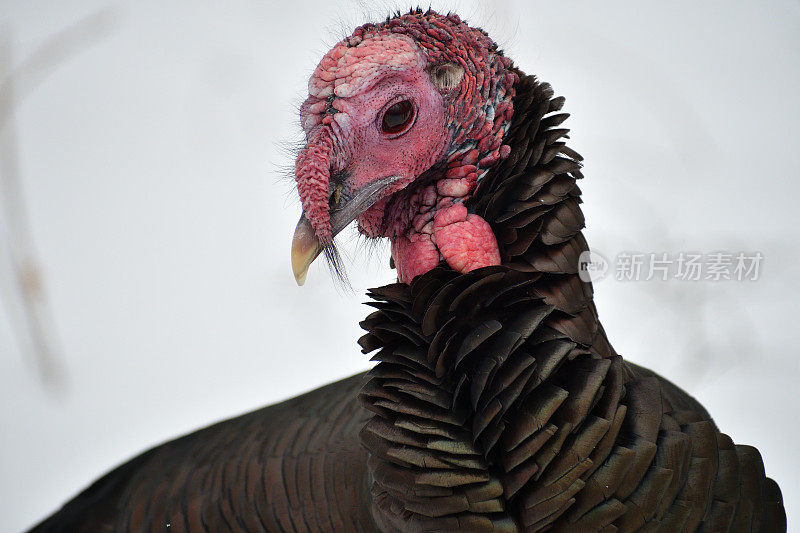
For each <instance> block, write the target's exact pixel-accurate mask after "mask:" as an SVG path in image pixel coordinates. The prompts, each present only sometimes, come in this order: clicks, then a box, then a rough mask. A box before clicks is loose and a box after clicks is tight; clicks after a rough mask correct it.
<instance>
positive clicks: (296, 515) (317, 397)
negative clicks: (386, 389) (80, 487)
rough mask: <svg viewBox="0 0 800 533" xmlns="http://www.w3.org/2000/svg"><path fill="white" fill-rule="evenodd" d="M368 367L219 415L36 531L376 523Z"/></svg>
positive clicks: (331, 527)
mask: <svg viewBox="0 0 800 533" xmlns="http://www.w3.org/2000/svg"><path fill="white" fill-rule="evenodd" d="M363 381H364V376H363V375H357V376H353V377H351V378H348V379H345V380H342V381H338V382H336V383H332V384H330V385H327V386H325V387H322V388H319V389H317V390H314V391H312V392H309V393H307V394H304V395H302V396H298V397H296V398H292V399H290V400H287V401H285V402H282V403H279V404H276V405H272V406H269V407H266V408H263V409H260V410H258V411H254V412H251V413H247V414H245V415H242V416H239V417H236V418H233V419H230V420H226V421H223V422H220V423H218V424H215V425H212V426H210V427H207V428H205V429H201V430H199V431H197V432H195V433H192V434H190V435H187V436H184V437H181V438H179V439H176V440H174V441H171V442H168V443H165V444H163V445H161V446H158V447H156V448H153V449H151V450H149V451H147V452H145V453H143V454H142V455H140V456H138V457H136V458H135V459H133V460H131V461H130V462H128V463H126V464H124V465H122V466H120V467H119V468H117V469H116V470H113V471H112V472H110V473H109V474H107V475H106V476H104V477H103V478H101V479H99V480H98V481H96V482H95V483H94V484H93V485H91V486H90V487H89V488H87V489H86V490H85V491H83V492H82V493H81V494H79V495H78V496H77V497H76V498H75V499H74V500H72V501H71V502H69V503H67V504H66V505H65V506H64V508H63V509H61V510H60V511H59V512H58V513H56V514H54V515H53V516H51V517H50V518H48V519H47V520H45V521H44V522H42V523H41V524H39V525H38V526H37V527H35V528H34V529H33V530H32V531H40V532H45V531H52V532H57V531H58V532H62V531H64V532H66V531H75V532H87V533H89V532H102V531H376V528H375V525H374V522H373V520H372V517H371V514H370V511H369V509H370V508H369V483H368V480H367V475H368V474H367V468H366V462H367V457H366V450H364V448H363V447H361V445H360V443H359V441H358V432H359V431H360V429H361V427H363V425H364V422H365V419H366V417H367V415H366V411H365V410H364V409H363V408H362V407H361V406H360V405H359V403H358V401H357V399H356V397H357V394H358V391H359V390H360V388H361V385H362V384H363Z"/></svg>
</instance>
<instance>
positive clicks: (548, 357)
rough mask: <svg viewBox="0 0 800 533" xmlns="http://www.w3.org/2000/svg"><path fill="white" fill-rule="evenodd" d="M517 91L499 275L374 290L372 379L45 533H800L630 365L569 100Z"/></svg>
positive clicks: (664, 392)
mask: <svg viewBox="0 0 800 533" xmlns="http://www.w3.org/2000/svg"><path fill="white" fill-rule="evenodd" d="M515 90H516V92H515V97H514V104H513V106H514V118H513V122H512V123H511V126H510V128H509V130H508V133H507V134H506V139H507V141H506V142H508V145H509V146H510V148H511V150H510V153H509V154H508V155H507V157H506V158H504V159H503V161H502V162H500V163H499V164H498V165H497V166H495V167H493V168H492V169H491V171H490V172H489V173H488V174H487V175H486V176H485V177H484V178H483V180H482V181H481V183H480V186H479V189H478V192H477V193H476V194H475V195H474V196H473V197H472V198H471V199H470V200H469V201H468V203H467V205H468V207H469V209H470V211H471V212H472V213H475V214H476V215H477V216H480V217H482V218H483V219H484V220H486V221H488V223H489V224H490V225H491V228H492V231H493V232H494V235H496V237H497V241H498V246H499V251H500V254H501V257H502V264H500V265H496V266H487V267H484V268H479V269H476V270H472V271H470V272H467V273H459V272H456V271H454V270H453V269H451V268H450V267H448V265H447V264H446V263H444V262H442V263H441V264H440V265H439V266H437V267H435V268H433V269H432V270H429V271H427V272H426V273H424V274H422V275H419V276H416V277H415V278H414V279H413V281H412V282H411V283H410V284H405V283H396V284H392V285H388V286H385V287H381V288H378V289H373V290H371V291H370V293H369V296H370V298H371V302H370V303H369V305H371V306H372V307H373V308H375V310H374V311H373V312H372V313H371V314H370V315H369V316H368V317H367V318H366V319H365V320H364V321H363V322H362V324H361V325H362V327H363V328H364V330H365V331H366V334H365V335H364V336H363V337H362V338H361V340H360V341H359V343H360V345H361V347H362V350H363V351H364V352H365V353H372V354H373V355H372V358H373V360H374V361H376V362H377V363H376V365H375V366H374V367H373V368H372V369H371V370H370V371H368V372H366V373H364V374H360V375H357V376H353V377H351V378H348V379H345V380H343V381H339V382H337V383H333V384H331V385H328V386H325V387H322V388H320V389H317V390H315V391H312V392H310V393H307V394H305V395H302V396H299V397H297V398H294V399H291V400H288V401H286V402H283V403H280V404H277V405H273V406H270V407H267V408H264V409H261V410H259V411H255V412H253V413H249V414H246V415H243V416H240V417H237V418H233V419H231V420H228V421H225V422H221V423H219V424H216V425H213V426H211V427H208V428H206V429H203V430H200V431H198V432H196V433H193V434H191V435H188V436H186V437H182V438H179V439H177V440H175V441H172V442H169V443H166V444H164V445H162V446H159V447H157V448H154V449H152V450H150V451H148V452H146V453H144V454H142V455H141V456H139V457H137V458H136V459H133V460H132V461H130V462H129V463H127V464H125V465H123V466H121V467H119V468H118V469H116V470H114V471H112V472H111V473H110V474H108V475H106V476H105V477H103V478H101V479H100V480H99V481H97V482H96V483H94V484H93V485H92V486H90V487H89V488H88V489H87V490H85V491H84V492H82V493H81V494H79V495H78V496H77V497H76V498H75V499H73V500H72V501H70V502H68V503H67V504H66V505H65V506H64V507H63V508H62V509H61V510H60V511H58V512H57V513H56V514H54V515H53V516H51V517H50V518H48V519H46V520H45V521H44V522H42V523H41V524H40V525H38V526H37V527H35V528H34V529H33V531H36V532H45V531H86V532H101V531H126V532H127V531H131V532H138V531H487V532H489V531H507V532H512V531H544V530H549V531H567V532H569V531H602V532H614V531H661V532H670V533H672V532H681V531H731V532H747V531H762V532H772V531H785V529H786V517H785V513H784V509H783V504H782V500H781V494H780V490H779V488H778V486H777V485H776V484H775V482H774V481H772V480H771V479H769V478H768V477H767V476H766V475H765V472H764V466H763V463H762V460H761V457H760V455H759V453H758V452H757V451H756V450H755V449H754V448H752V447H748V446H738V445H735V444H734V443H733V441H732V440H731V439H730V438H729V437H728V436H726V435H725V434H723V433H721V432H720V431H719V429H718V428H717V426H716V425H715V424H714V422H713V421H712V419H711V417H710V416H709V414H708V413H707V412H706V410H705V409H704V408H703V407H702V406H700V405H699V404H698V403H697V402H696V401H695V400H694V399H693V398H692V397H691V396H689V395H688V394H687V393H685V392H683V391H682V390H681V389H679V388H678V387H677V386H675V385H673V384H672V383H670V382H669V381H667V380H665V379H663V378H661V377H659V376H657V375H655V374H654V373H652V372H651V371H649V370H646V369H643V368H641V367H638V366H636V365H634V364H632V363H630V362H627V361H624V360H623V359H622V357H621V356H620V355H619V354H617V353H616V352H615V350H614V349H613V348H612V346H611V344H610V342H609V341H608V339H607V337H606V334H605V332H604V330H603V328H602V326H601V324H600V321H599V319H598V315H597V310H596V307H595V303H594V300H593V292H592V285H591V283H590V282H587V281H583V280H581V279H580V276H579V273H578V264H579V261H578V258H579V257H580V255H581V253H583V252H585V251H587V250H588V245H587V243H586V241H585V239H584V238H583V235H582V233H581V230H582V228H583V226H584V220H583V216H582V214H581V210H580V189H579V188H578V186H577V183H576V180H577V179H579V178H581V171H580V169H581V163H580V156H579V155H578V154H577V153H575V152H574V151H572V150H570V149H569V148H568V147H567V146H566V145H565V142H564V141H563V139H564V138H565V136H566V133H567V130H566V129H563V128H561V127H560V125H561V124H562V123H563V122H564V120H565V119H566V117H567V115H566V114H564V113H561V112H560V110H561V108H562V106H563V103H564V99H563V98H554V97H553V92H552V89H551V88H550V86H549V85H547V84H545V83H541V82H539V81H538V80H536V78H535V77H533V76H525V75H524V74H523V73H521V72H519V81H518V82H517V84H516V87H515Z"/></svg>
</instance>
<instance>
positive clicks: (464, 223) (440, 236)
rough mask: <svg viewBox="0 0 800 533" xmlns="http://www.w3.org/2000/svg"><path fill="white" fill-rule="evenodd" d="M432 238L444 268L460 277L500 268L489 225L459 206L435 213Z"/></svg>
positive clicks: (494, 241)
mask: <svg viewBox="0 0 800 533" xmlns="http://www.w3.org/2000/svg"><path fill="white" fill-rule="evenodd" d="M433 235H434V239H435V241H436V247H437V248H438V249H439V252H440V253H441V254H442V257H444V259H445V261H447V264H448V265H450V268H452V269H453V270H456V271H458V272H461V273H462V274H463V273H465V272H469V271H471V270H475V269H476V268H482V267H485V266H491V265H499V264H500V251H499V249H498V247H497V239H496V238H495V236H494V233H493V232H492V228H491V227H490V226H489V223H488V222H486V221H485V220H484V219H482V218H481V217H479V216H478V215H475V214H470V213H468V212H467V208H466V207H464V204H462V203H457V204H453V205H452V206H451V207H448V208H445V209H440V210H439V211H437V212H436V216H435V217H434V219H433Z"/></svg>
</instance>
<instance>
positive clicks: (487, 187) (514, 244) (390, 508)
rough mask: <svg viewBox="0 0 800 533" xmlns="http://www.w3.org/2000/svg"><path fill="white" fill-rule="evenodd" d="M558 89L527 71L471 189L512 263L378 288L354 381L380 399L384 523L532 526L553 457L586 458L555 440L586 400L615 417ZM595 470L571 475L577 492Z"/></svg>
mask: <svg viewBox="0 0 800 533" xmlns="http://www.w3.org/2000/svg"><path fill="white" fill-rule="evenodd" d="M563 103H564V99H563V98H553V92H552V89H551V88H550V86H549V85H548V84H545V83H540V82H538V81H537V80H536V79H535V78H534V77H533V76H524V75H520V81H519V82H518V84H517V87H516V97H515V99H514V119H513V121H512V124H511V127H510V128H509V131H508V133H507V136H506V143H507V144H509V145H510V146H511V153H510V155H509V157H508V158H506V159H505V160H504V161H503V162H502V163H500V164H499V165H497V166H496V167H495V168H493V169H492V170H491V171H490V172H489V173H488V174H487V175H486V176H485V177H484V178H483V180H482V181H481V183H480V184H479V186H478V189H477V191H476V194H475V196H474V197H473V198H471V199H470V200H469V202H468V203H467V206H468V208H469V209H470V210H471V211H472V212H475V213H477V214H479V215H480V216H482V217H483V218H484V219H485V220H487V221H488V222H489V223H490V225H491V226H492V229H493V231H494V233H495V235H496V236H497V240H498V245H499V248H500V252H501V257H502V260H503V264H502V265H500V266H496V267H487V268H482V269H479V270H475V271H472V272H469V273H467V274H458V273H457V272H454V271H453V270H451V269H449V268H448V267H447V266H446V265H445V264H441V265H440V266H439V267H437V268H435V269H433V270H431V271H430V272H428V273H426V274H424V275H422V276H418V277H416V278H415V279H414V281H413V282H412V283H411V284H410V285H405V284H399V283H398V284H393V285H388V286H385V287H381V288H378V289H372V290H371V291H370V292H369V296H370V297H371V298H372V300H373V301H372V302H370V303H369V305H371V306H373V307H375V308H376V309H377V310H376V311H375V312H373V313H372V314H370V315H369V316H368V317H367V318H366V319H365V320H364V321H363V322H362V323H361V325H362V327H363V328H364V329H365V330H366V331H367V334H365V335H364V336H363V337H362V338H361V339H360V341H359V344H361V346H362V348H363V351H364V352H365V353H369V352H373V351H374V352H376V353H375V354H374V355H373V357H372V359H373V360H375V361H377V362H378V364H377V365H376V366H375V367H374V368H373V369H372V370H371V371H370V372H369V375H368V377H369V379H368V381H367V382H366V384H365V385H364V388H363V389H362V391H361V393H360V395H359V398H360V401H361V402H362V405H363V406H364V407H365V408H366V409H368V410H370V411H372V412H373V413H374V416H372V417H371V418H370V419H369V421H368V422H367V423H366V424H365V426H364V428H363V430H362V431H361V440H362V443H363V444H364V445H365V447H366V448H367V449H368V450H369V452H370V458H369V470H370V473H371V476H372V480H373V486H372V493H373V516H374V517H375V519H376V521H377V522H378V524H379V526H380V527H381V528H382V529H384V530H386V531H399V530H404V531H405V530H417V529H429V528H434V529H468V530H486V531H497V530H500V531H502V530H507V531H516V530H518V529H519V528H520V527H527V525H526V524H527V521H530V520H533V518H530V517H532V516H536V517H539V516H541V509H538V510H537V511H536V513H534V514H531V513H530V512H529V511H530V509H531V507H534V508H536V506H537V505H539V506H540V505H543V503H542V502H545V501H547V499H548V497H547V496H546V495H545V494H542V491H543V490H545V487H547V486H548V485H547V483H548V482H553V481H554V480H550V479H548V469H547V467H548V465H550V464H551V463H558V464H560V462H564V461H572V460H576V461H578V460H579V459H581V458H577V459H576V458H575V457H566V458H565V456H564V454H561V455H560V454H559V451H560V450H561V449H562V447H563V446H564V443H565V441H566V440H567V437H568V436H569V434H570V430H571V428H574V427H576V425H579V424H583V423H586V420H587V417H588V416H589V411H590V410H591V411H592V412H593V413H597V412H599V413H601V414H602V416H601V419H602V420H603V421H604V424H605V426H604V427H606V426H609V425H612V424H613V423H614V421H615V420H616V418H615V416H616V415H619V413H617V412H616V409H617V402H618V400H619V396H620V394H621V384H620V382H621V379H620V378H619V376H620V372H619V368H618V367H619V365H618V363H619V362H620V361H619V358H618V357H615V353H614V351H613V349H612V347H611V346H610V344H609V343H608V341H607V339H606V336H605V333H604V331H603V329H602V326H601V325H600V322H599V320H598V318H597V311H596V309H595V306H594V302H593V300H592V286H591V284H590V283H588V282H583V281H581V279H580V278H579V276H578V273H577V272H578V258H579V256H580V254H581V252H583V251H586V250H588V246H587V244H586V241H585V239H584V238H583V235H582V234H581V228H583V226H584V219H583V216H582V213H581V210H580V189H579V188H578V186H577V184H576V180H577V179H579V178H580V177H582V176H581V173H580V168H581V164H580V159H581V158H580V156H579V155H578V154H577V153H575V152H574V151H572V150H571V149H569V148H568V147H567V146H566V145H565V143H564V141H563V139H564V138H565V137H566V134H567V131H568V130H566V129H563V128H559V126H560V125H561V124H562V123H563V121H564V120H565V119H566V118H567V115H566V114H564V113H559V111H560V110H561V107H562V106H563ZM612 363H614V364H612ZM612 367H613V369H612ZM610 369H612V371H609V370H610ZM592 416H595V415H592ZM598 416H600V415H598ZM595 418H596V417H595ZM606 429H607V427H606ZM603 433H604V432H599V433H598V434H599V435H602V434H603ZM599 438H600V437H598V439H599ZM565 449H569V448H565ZM583 459H585V458H583ZM581 464H582V463H581ZM562 467H563V465H561V467H559V468H557V469H555V470H554V469H553V468H551V469H550V471H551V472H552V471H563V468H562ZM586 468H589V466H586V467H585V468H582V469H579V470H580V471H579V472H578V474H576V478H575V479H572V480H570V481H569V482H570V483H574V484H575V486H576V488H575V491H576V492H577V491H578V490H579V489H580V483H581V480H580V479H578V476H579V475H580V474H581V473H584V472H585V471H586ZM573 470H574V471H576V472H577V471H578V470H575V469H573ZM539 498H541V501H537V499H539ZM556 511H558V509H554V510H553V513H552V514H554V516H553V519H555V516H557V514H555V513H556ZM526 513H527V514H526ZM545 516H547V513H545ZM538 519H539V518H537V520H538ZM528 525H530V524H528Z"/></svg>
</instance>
